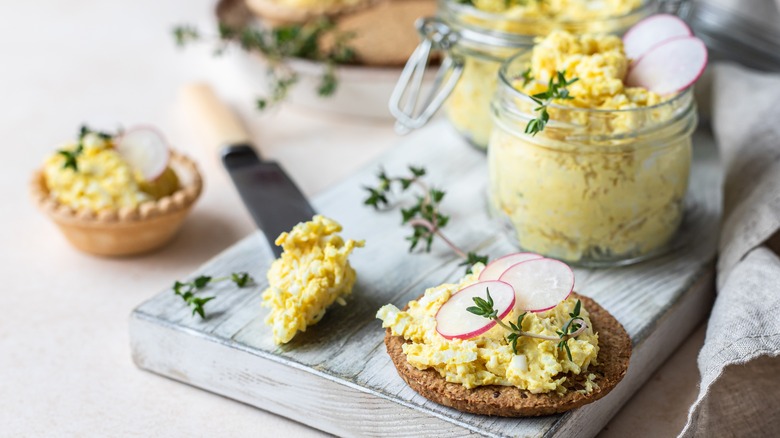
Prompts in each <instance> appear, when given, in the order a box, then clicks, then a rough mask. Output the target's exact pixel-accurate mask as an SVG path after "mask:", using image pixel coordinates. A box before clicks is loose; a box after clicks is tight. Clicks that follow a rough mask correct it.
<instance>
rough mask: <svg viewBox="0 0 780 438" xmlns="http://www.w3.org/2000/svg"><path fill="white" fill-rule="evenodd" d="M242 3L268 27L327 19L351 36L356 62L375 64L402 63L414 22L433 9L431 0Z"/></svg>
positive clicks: (413, 37)
mask: <svg viewBox="0 0 780 438" xmlns="http://www.w3.org/2000/svg"><path fill="white" fill-rule="evenodd" d="M246 4H247V7H248V8H249V9H250V10H251V11H252V12H253V13H254V14H255V15H257V16H258V17H260V18H261V19H262V20H263V21H264V22H265V23H268V24H269V25H271V26H280V25H285V24H300V23H305V22H307V21H312V20H316V19H320V18H323V17H325V18H328V19H330V20H331V21H333V22H334V24H335V25H336V28H337V29H338V30H339V31H340V32H343V33H350V34H353V35H354V36H353V37H352V38H351V39H350V40H349V43H348V45H349V47H351V48H352V49H354V50H355V56H356V61H357V62H358V63H359V64H362V65H367V66H376V67H395V66H402V65H404V64H405V63H406V60H407V59H408V58H409V55H411V54H412V52H413V51H414V48H415V47H416V46H417V44H419V42H420V39H419V36H418V35H417V30H416V28H415V26H414V23H415V21H417V19H418V18H419V17H428V16H433V15H434V14H435V12H436V1H435V0H246ZM321 43H322V44H323V45H325V46H328V45H329V44H332V43H333V42H332V41H327V40H326V41H321Z"/></svg>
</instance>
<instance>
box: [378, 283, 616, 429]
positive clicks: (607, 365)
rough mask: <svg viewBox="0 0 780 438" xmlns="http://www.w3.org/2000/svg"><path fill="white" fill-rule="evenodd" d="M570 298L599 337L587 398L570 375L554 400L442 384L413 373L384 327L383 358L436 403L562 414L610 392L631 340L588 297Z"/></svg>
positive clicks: (509, 413) (504, 389) (431, 374)
mask: <svg viewBox="0 0 780 438" xmlns="http://www.w3.org/2000/svg"><path fill="white" fill-rule="evenodd" d="M572 296H574V297H576V298H578V299H580V300H581V301H582V306H583V307H584V308H585V309H587V310H588V313H589V314H590V321H591V323H592V324H593V330H594V331H595V332H597V333H598V334H599V355H598V365H595V364H591V366H590V367H589V368H588V371H587V374H590V373H593V374H596V376H597V379H596V380H595V383H596V384H598V387H596V388H594V389H593V391H592V392H590V393H588V394H582V393H580V392H577V391H576V390H575V389H577V387H578V386H579V385H580V383H581V382H580V380H581V379H582V378H583V377H584V376H583V375H580V376H575V375H573V374H567V377H569V379H570V381H569V382H567V384H565V386H567V385H568V386H570V387H569V389H570V390H569V391H568V392H567V393H566V394H564V395H560V396H559V395H558V394H557V393H555V392H553V393H543V394H533V393H531V392H529V391H526V390H522V389H520V388H516V387H514V386H501V385H486V386H479V387H476V388H473V389H467V388H465V387H464V386H463V385H461V384H459V383H451V382H447V381H446V380H445V379H444V378H443V377H441V375H439V373H438V371H436V370H434V369H432V368H428V369H425V370H419V369H417V368H415V367H414V366H412V365H411V364H410V363H409V362H408V361H407V360H406V354H404V352H403V349H402V348H403V344H404V343H406V341H405V340H404V338H403V337H402V336H393V334H392V331H391V329H390V328H388V329H387V330H386V331H385V346H386V347H387V354H389V355H390V358H391V359H392V361H393V364H394V365H395V367H396V369H397V370H398V375H399V376H401V378H402V379H403V380H404V381H405V382H406V383H407V384H408V385H409V386H410V387H411V388H412V389H414V390H415V391H416V392H417V393H419V394H420V395H422V396H423V397H425V398H427V399H429V400H431V401H433V402H436V403H438V404H440V405H444V406H449V407H451V408H454V409H457V410H459V411H462V412H469V413H472V414H480V415H494V416H499V417H535V416H540V415H551V414H557V413H561V412H566V411H568V410H571V409H574V408H578V407H580V406H583V405H586V404H588V403H592V402H594V401H596V400H598V399H600V398H602V397H604V396H605V395H607V394H608V393H609V392H610V391H612V389H613V388H614V387H615V386H616V385H617V384H618V383H620V381H621V380H622V379H623V376H625V375H626V371H628V363H629V360H630V358H631V338H630V337H629V336H628V333H626V330H625V329H624V328H623V326H622V325H621V324H620V322H618V320H617V319H615V317H614V316H612V315H611V314H610V313H609V312H607V310H606V309H604V308H603V307H601V306H600V305H599V304H598V303H596V302H595V301H593V300H592V299H591V298H588V297H585V296H582V295H577V294H575V293H572ZM407 307H408V306H407ZM404 310H406V308H404Z"/></svg>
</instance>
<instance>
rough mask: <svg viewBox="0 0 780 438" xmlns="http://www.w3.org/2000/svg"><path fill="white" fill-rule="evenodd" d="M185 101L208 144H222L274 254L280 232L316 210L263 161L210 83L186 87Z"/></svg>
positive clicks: (233, 175)
mask: <svg viewBox="0 0 780 438" xmlns="http://www.w3.org/2000/svg"><path fill="white" fill-rule="evenodd" d="M183 98H184V99H183V100H184V103H185V105H186V107H187V109H188V111H190V112H191V113H192V114H193V115H194V117H195V121H196V122H197V126H199V127H200V129H201V131H203V132H202V134H203V136H205V137H206V138H205V140H206V141H207V142H208V144H209V145H214V146H217V147H219V148H220V155H221V157H222V164H223V165H224V166H225V169H227V171H228V174H230V178H231V179H232V180H233V184H234V185H235V186H236V189H238V193H239V195H240V196H241V199H242V200H243V201H244V205H245V206H246V208H247V209H248V210H249V213H250V214H251V215H252V219H254V221H255V223H256V224H257V226H258V227H259V228H260V229H261V230H262V232H263V234H264V235H265V237H266V239H267V240H268V243H269V244H270V245H271V250H272V251H273V253H274V256H276V257H279V256H280V255H281V253H282V248H281V247H279V246H276V245H274V244H273V242H274V241H275V240H276V238H277V237H279V235H280V234H281V233H283V232H285V231H290V229H292V227H294V226H295V225H296V224H298V223H300V222H305V221H310V220H311V218H312V216H314V215H315V211H314V208H313V207H312V206H311V204H309V201H308V200H307V199H306V197H305V196H304V195H303V193H302V192H301V190H300V189H299V188H298V186H296V185H295V182H293V180H292V179H291V178H290V177H289V176H288V175H287V173H286V172H285V171H284V169H283V168H282V167H281V166H280V165H279V163H277V162H275V161H270V160H263V159H262V158H261V157H260V155H259V154H258V153H257V151H256V150H255V148H254V147H252V144H251V139H250V136H249V133H248V132H247V131H246V129H244V127H243V126H242V125H241V122H240V121H239V120H238V118H237V117H236V115H235V114H234V113H233V112H232V111H231V110H230V109H229V108H228V107H227V106H226V105H225V103H224V102H222V101H221V100H220V99H219V98H218V97H217V96H216V94H214V91H213V90H212V89H211V87H209V86H208V85H206V84H191V85H188V86H186V87H185V88H184V92H183Z"/></svg>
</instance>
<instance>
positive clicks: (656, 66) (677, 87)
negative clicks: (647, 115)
mask: <svg viewBox="0 0 780 438" xmlns="http://www.w3.org/2000/svg"><path fill="white" fill-rule="evenodd" d="M706 67H707V47H706V46H705V45H704V42H702V41H701V40H700V39H698V38H696V37H682V38H675V39H672V40H669V41H666V42H665V43H662V44H660V45H658V46H656V47H654V48H653V49H652V50H650V51H649V52H647V53H646V54H645V55H644V56H643V57H642V58H640V59H639V60H638V61H637V62H635V63H634V64H633V65H632V67H631V70H629V72H628V77H627V78H626V85H628V86H629V87H644V88H647V89H648V90H650V91H652V92H655V93H658V94H661V95H668V94H672V93H676V92H679V91H682V90H685V89H686V88H688V87H690V86H691V85H693V84H694V83H695V82H696V81H697V80H698V79H699V77H701V75H702V73H704V69H705V68H706Z"/></svg>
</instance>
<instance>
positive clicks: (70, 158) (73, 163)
mask: <svg viewBox="0 0 780 438" xmlns="http://www.w3.org/2000/svg"><path fill="white" fill-rule="evenodd" d="M88 134H95V135H97V136H98V137H100V138H102V139H103V140H110V139H111V138H113V137H114V136H113V135H112V134H109V133H107V132H102V131H94V130H92V129H89V127H88V126H87V125H81V127H80V128H79V135H78V144H77V145H76V147H75V148H74V149H73V150H68V149H60V150H58V151H57V153H58V154H60V155H62V156H63V157H65V162H64V163H62V168H63V169H73V171H74V172H78V171H79V162H78V158H79V156H80V155H81V154H82V153H83V152H84V138H85V137H86V136H87V135H88Z"/></svg>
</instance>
